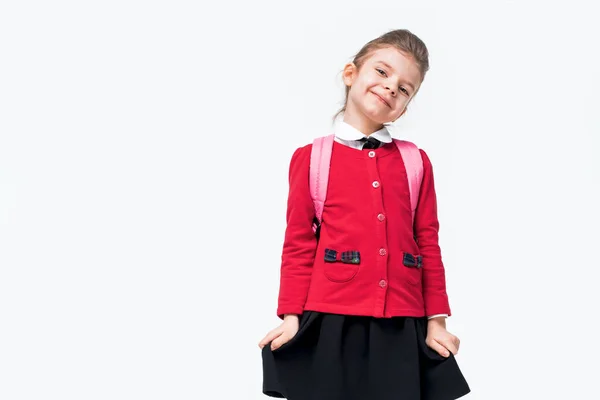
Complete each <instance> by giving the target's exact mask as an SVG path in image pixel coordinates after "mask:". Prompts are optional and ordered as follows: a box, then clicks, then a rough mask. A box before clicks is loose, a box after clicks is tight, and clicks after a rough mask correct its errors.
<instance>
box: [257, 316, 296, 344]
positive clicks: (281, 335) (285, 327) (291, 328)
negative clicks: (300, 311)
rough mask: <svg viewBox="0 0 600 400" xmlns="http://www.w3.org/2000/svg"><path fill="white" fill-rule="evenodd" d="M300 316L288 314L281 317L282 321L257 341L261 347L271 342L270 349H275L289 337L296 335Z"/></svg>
mask: <svg viewBox="0 0 600 400" xmlns="http://www.w3.org/2000/svg"><path fill="white" fill-rule="evenodd" d="M299 320H300V318H299V317H298V315H296V314H288V315H285V316H284V317H283V322H282V323H281V325H279V326H278V327H277V328H275V329H273V330H272V331H270V332H269V333H267V335H266V336H265V337H264V338H263V340H261V341H260V342H259V343H258V347H260V348H261V349H262V348H263V347H265V346H266V345H267V344H268V343H269V342H271V350H277V349H278V348H280V347H281V346H282V345H283V344H285V343H287V342H288V341H289V340H290V339H291V338H293V337H294V336H296V333H297V332H298V327H299V325H300V322H299Z"/></svg>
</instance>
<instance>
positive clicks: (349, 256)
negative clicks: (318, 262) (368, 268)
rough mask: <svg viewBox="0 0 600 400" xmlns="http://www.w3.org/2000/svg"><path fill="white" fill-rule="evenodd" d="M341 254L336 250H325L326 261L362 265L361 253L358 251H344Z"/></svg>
mask: <svg viewBox="0 0 600 400" xmlns="http://www.w3.org/2000/svg"><path fill="white" fill-rule="evenodd" d="M339 254H340V253H338V252H337V251H335V250H331V249H325V261H327V262H336V261H341V262H343V263H345V264H360V252H359V251H357V250H350V251H343V252H342V253H341V256H340V257H338V255H339Z"/></svg>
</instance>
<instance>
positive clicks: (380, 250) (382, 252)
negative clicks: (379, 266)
mask: <svg viewBox="0 0 600 400" xmlns="http://www.w3.org/2000/svg"><path fill="white" fill-rule="evenodd" d="M386 253H387V252H386V251H385V249H379V255H380V256H385V254H386Z"/></svg>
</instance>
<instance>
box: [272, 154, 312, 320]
mask: <svg viewBox="0 0 600 400" xmlns="http://www.w3.org/2000/svg"><path fill="white" fill-rule="evenodd" d="M311 149H312V144H309V145H306V146H304V147H300V148H298V149H296V151H295V152H294V154H293V155H292V158H291V161H290V169H289V193H288V201H287V212H286V221H287V226H286V229H285V237H284V241H283V251H282V254H281V272H280V285H279V299H278V306H277V316H278V317H279V318H281V319H283V316H284V314H302V312H303V310H304V304H305V303H306V298H307V296H308V287H309V285H310V279H311V274H312V268H313V263H314V260H315V252H316V249H317V239H316V237H315V234H314V233H313V231H312V222H313V218H314V215H315V210H314V205H313V202H312V199H311V197H310V189H309V167H310V153H311Z"/></svg>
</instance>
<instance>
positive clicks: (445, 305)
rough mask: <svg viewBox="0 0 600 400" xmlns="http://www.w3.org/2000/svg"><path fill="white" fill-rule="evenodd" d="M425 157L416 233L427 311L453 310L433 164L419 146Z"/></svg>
mask: <svg viewBox="0 0 600 400" xmlns="http://www.w3.org/2000/svg"><path fill="white" fill-rule="evenodd" d="M419 151H420V152H421V158H422V159H423V181H422V182H421V189H420V193H419V201H418V203H417V209H416V211H415V236H416V239H417V244H418V246H419V251H420V253H421V255H422V256H423V300H424V303H425V315H435V314H447V315H448V316H450V315H452V314H451V312H450V305H449V302H448V294H447V293H446V275H445V270H444V264H443V262H442V255H441V251H440V246H439V243H438V231H439V221H438V216H437V200H436V194H435V186H434V180H433V167H432V165H431V161H430V160H429V157H428V156H427V154H426V153H425V151H423V150H421V149H419Z"/></svg>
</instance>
